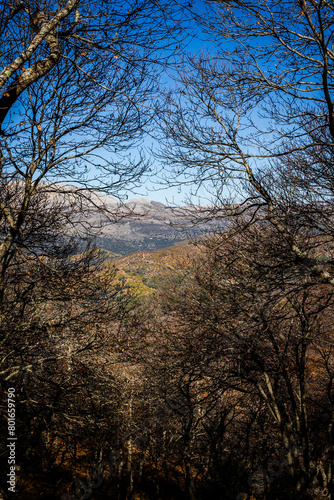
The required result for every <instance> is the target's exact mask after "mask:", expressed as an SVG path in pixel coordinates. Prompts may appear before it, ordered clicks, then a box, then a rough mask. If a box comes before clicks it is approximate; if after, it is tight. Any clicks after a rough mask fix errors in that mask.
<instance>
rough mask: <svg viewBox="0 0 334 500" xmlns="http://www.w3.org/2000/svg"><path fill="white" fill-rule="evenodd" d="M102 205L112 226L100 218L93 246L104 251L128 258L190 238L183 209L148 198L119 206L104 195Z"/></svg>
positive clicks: (112, 199)
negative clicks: (110, 215)
mask: <svg viewBox="0 0 334 500" xmlns="http://www.w3.org/2000/svg"><path fill="white" fill-rule="evenodd" d="M102 202H103V206H104V208H106V209H107V211H110V213H111V214H114V215H113V217H111V219H112V221H111V222H109V221H108V218H107V217H106V216H100V218H99V224H100V225H101V230H100V231H99V236H98V237H97V241H96V243H97V246H98V247H100V248H104V249H105V250H108V251H111V252H114V253H117V254H120V255H127V254H130V253H133V252H137V251H147V250H149V251H151V250H157V249H161V248H165V247H169V246H171V245H173V244H174V243H177V242H180V241H184V240H186V239H188V238H189V237H190V234H191V232H190V231H189V227H188V228H187V223H186V217H185V213H184V212H185V210H186V207H183V208H179V207H174V208H173V207H168V206H166V205H164V204H163V203H159V202H157V201H152V200H149V199H148V198H139V199H131V200H128V201H126V202H124V203H122V204H120V203H118V202H117V200H115V199H114V198H111V197H110V199H109V197H107V196H106V195H103V199H102V198H101V203H102ZM100 206H101V205H100ZM92 220H93V219H92ZM96 220H97V219H96V217H95V219H94V221H95V222H96Z"/></svg>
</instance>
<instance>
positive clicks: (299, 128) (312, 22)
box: [159, 0, 334, 285]
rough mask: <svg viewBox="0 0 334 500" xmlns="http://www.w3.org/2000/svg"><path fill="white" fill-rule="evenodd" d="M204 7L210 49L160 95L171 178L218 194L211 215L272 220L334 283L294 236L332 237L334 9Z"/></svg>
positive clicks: (299, 257)
mask: <svg viewBox="0 0 334 500" xmlns="http://www.w3.org/2000/svg"><path fill="white" fill-rule="evenodd" d="M207 9H208V11H207V13H206V14H207V15H201V14H198V21H199V22H200V23H201V26H202V29H203V30H204V31H205V32H206V33H207V34H208V37H210V40H211V43H212V50H210V52H207V53H202V54H199V55H198V56H196V57H191V56H189V57H185V60H184V64H183V65H182V68H181V69H180V70H179V73H178V74H179V88H178V90H177V91H175V92H171V93H170V94H168V95H167V96H166V100H165V107H164V111H163V112H161V113H160V115H159V116H160V118H161V122H160V123H161V129H162V135H161V141H165V147H164V148H162V151H161V157H162V158H164V159H165V160H166V162H167V163H166V166H167V168H168V166H169V168H170V166H171V165H173V168H175V171H174V179H176V181H175V183H176V184H177V183H188V184H193V185H194V186H196V189H198V187H199V186H202V187H206V188H207V189H208V190H209V192H210V191H211V193H213V195H215V199H216V206H215V207H214V208H213V209H212V210H211V212H210V214H209V215H211V217H212V218H217V217H221V216H224V215H236V216H237V215H238V214H242V213H245V212H246V211H248V212H249V213H251V214H252V216H253V217H254V219H257V218H260V219H266V220H268V221H270V223H271V224H272V225H273V226H274V227H275V229H276V230H277V231H278V232H279V234H280V235H281V237H282V238H283V239H285V240H286V242H287V243H288V245H289V246H290V248H291V249H292V250H293V253H294V255H295V259H296V261H298V262H300V264H301V265H302V266H305V267H306V268H308V269H309V271H311V272H312V273H316V274H318V275H319V276H321V277H322V279H323V281H324V282H328V283H331V285H333V284H334V281H333V276H332V274H331V273H330V272H329V271H328V270H325V269H324V268H323V266H322V265H321V263H320V261H319V260H318V259H317V258H316V257H315V256H314V254H313V253H312V251H310V250H309V248H305V247H302V246H299V244H297V239H296V235H298V234H301V233H303V232H305V231H316V232H317V233H320V234H322V235H323V236H324V237H325V239H327V240H328V239H332V237H333V226H332V214H333V172H332V164H333V137H334V135H333V133H334V129H333V104H332V101H333V96H332V93H333V60H334V55H333V29H332V27H333V20H334V11H333V5H332V3H330V2H323V1H319V2H317V1H312V2H304V1H301V2H298V1H293V2H283V3H282V2H281V1H279V2H278V1H274V0H273V1H267V0H263V1H262V0H261V1H259V2H243V1H237V2H228V3H222V2H208V3H207ZM162 108H163V107H162V105H161V106H160V109H162ZM167 164H168V165H167ZM260 209H261V210H260ZM205 216H208V212H206V213H205Z"/></svg>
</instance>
